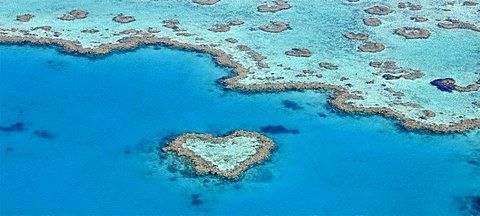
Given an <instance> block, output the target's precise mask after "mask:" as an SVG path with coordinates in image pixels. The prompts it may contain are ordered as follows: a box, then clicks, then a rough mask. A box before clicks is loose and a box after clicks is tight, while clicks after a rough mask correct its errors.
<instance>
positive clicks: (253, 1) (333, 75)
mask: <svg viewBox="0 0 480 216" xmlns="http://www.w3.org/2000/svg"><path fill="white" fill-rule="evenodd" d="M464 1H465V0H417V1H415V2H412V3H414V4H420V5H422V9H421V10H409V9H408V8H406V9H402V8H400V7H399V6H398V4H399V3H400V2H402V1H391V0H389V1H387V0H370V1H358V2H353V3H352V2H349V1H347V0H336V1H333V0H314V1H312V0H290V1H287V2H288V3H289V4H291V6H292V7H291V8H290V9H288V10H282V11H279V12H276V13H262V12H258V11H257V7H258V6H259V5H264V4H268V5H272V0H250V1H245V0H244V1H239V0H221V1H219V2H218V3H216V4H214V5H199V4H195V3H194V2H193V1H192V0H115V1H113V0H83V1H81V2H77V1H53V0H22V1H12V0H0V5H2V7H1V8H0V42H1V41H2V40H4V39H5V38H8V37H10V36H19V37H22V38H26V37H31V38H43V39H45V38H48V39H63V40H68V41H76V42H78V43H79V44H80V45H81V46H82V47H87V48H98V47H99V46H101V45H102V44H118V43H120V42H121V41H123V40H122V39H125V38H130V37H134V38H138V36H139V35H137V34H126V33H122V32H123V31H125V30H130V31H131V30H132V29H134V30H138V31H142V33H146V31H147V29H148V28H149V27H152V28H155V29H157V30H159V31H160V32H158V33H153V34H151V35H150V36H154V37H155V38H165V37H167V38H169V39H172V40H174V41H178V42H182V43H188V44H194V45H201V46H208V47H211V48H214V49H219V50H222V51H223V52H225V53H227V54H228V55H231V56H232V58H233V60H234V61H237V62H238V63H240V64H241V65H242V66H243V67H245V68H247V69H248V71H249V73H248V75H247V76H246V77H244V78H242V79H240V80H239V83H242V84H245V85H250V84H273V85H275V84H285V83H295V84H297V85H299V84H305V83H312V82H313V83H319V82H320V83H326V84H330V85H336V86H341V87H343V88H345V89H347V90H348V91H349V92H350V93H353V94H356V95H360V96H361V98H360V97H357V99H349V100H348V101H347V102H348V103H352V104H353V105H354V106H356V107H361V108H388V109H391V110H394V111H395V112H398V113H401V114H403V115H404V116H405V117H406V118H408V119H411V120H414V121H416V122H418V123H420V124H425V125H430V126H432V125H436V124H443V125H450V126H451V125H454V124H458V123H460V122H461V120H474V119H477V120H478V119H479V118H480V111H479V110H480V108H479V106H477V105H476V104H477V103H480V101H479V100H480V91H471V92H457V91H454V92H452V93H448V92H441V91H439V90H438V89H437V88H436V87H435V86H433V85H431V84H430V82H431V81H432V80H435V79H440V78H453V79H454V80H456V82H457V84H458V85H460V86H467V85H470V84H476V85H480V71H479V68H480V61H479V59H480V52H479V50H480V40H479V39H478V38H479V34H480V32H478V31H473V30H468V29H444V28H440V27H439V26H438V24H439V23H443V22H444V21H445V19H447V18H452V19H456V20H459V21H461V22H468V23H470V24H471V25H474V26H480V16H479V14H478V11H479V10H480V4H478V5H474V6H464V5H463V2H464ZM474 2H475V1H474ZM477 2H478V1H477ZM376 5H384V6H388V7H389V8H391V10H393V12H392V13H390V14H388V15H372V14H368V13H366V12H365V11H364V10H365V9H367V8H370V7H373V6H376ZM74 9H81V10H85V11H86V12H88V16H87V17H86V18H84V19H77V20H73V21H64V20H60V19H58V17H61V16H63V15H64V14H66V13H68V12H69V11H71V10H74ZM26 13H28V14H32V15H33V16H34V17H33V18H32V19H31V20H30V21H28V22H20V21H17V20H16V17H17V16H18V15H22V14H26ZM119 13H123V14H124V15H128V16H133V17H135V19H136V20H135V21H134V22H130V23H122V24H121V23H117V22H114V21H113V20H112V18H113V17H115V16H116V15H117V14H119ZM412 16H422V17H425V18H427V19H428V21H426V22H415V21H413V20H411V18H410V17H412ZM372 17H375V18H378V19H380V20H381V22H382V25H380V26H377V27H372V26H366V25H364V23H363V19H365V18H372ZM170 19H176V20H178V21H179V22H180V24H179V26H178V27H179V29H180V30H177V31H174V30H172V29H170V28H167V27H165V26H163V23H162V21H163V20H170ZM232 20H242V21H244V22H245V23H244V24H243V25H239V26H232V27H231V30H230V31H227V32H212V31H209V30H208V29H209V28H211V27H212V26H214V25H215V24H225V23H229V22H230V21H232ZM271 21H281V22H285V23H288V25H289V27H290V29H288V30H286V31H283V32H280V33H268V32H264V31H261V30H260V29H259V27H260V26H263V25H267V24H269V23H270V22H271ZM40 26H50V27H51V29H50V30H47V31H45V30H42V29H38V28H37V27H40ZM403 27H421V28H425V29H427V30H428V31H429V32H430V33H431V36H430V37H429V38H428V39H411V40H407V39H405V38H404V37H402V36H398V35H395V34H394V30H395V29H397V28H403ZM92 29H94V30H96V31H98V32H96V33H88V32H89V31H88V30H92ZM83 30H87V32H85V31H83ZM82 31H83V32H82ZM180 32H181V33H189V34H192V35H191V36H183V34H180V35H177V33H180ZM349 32H354V33H359V32H364V33H367V34H369V39H368V40H369V41H374V42H380V43H383V44H385V50H384V51H382V52H378V53H364V52H359V51H358V46H359V45H361V44H363V43H364V42H361V41H354V40H349V39H347V38H345V37H344V35H345V34H347V33H349ZM55 33H57V35H56V36H55ZM4 37H5V38H4ZM227 38H235V39H237V40H238V43H229V42H227V41H225V39H227ZM239 45H247V46H249V47H250V48H251V49H252V50H254V51H256V52H258V53H259V54H260V55H262V56H264V57H265V59H264V60H263V63H265V64H267V65H268V66H269V67H268V68H259V67H257V65H256V64H257V63H256V62H255V61H254V60H253V58H252V57H251V56H250V55H249V54H248V52H245V51H242V50H241V49H240V47H239ZM300 47H304V48H307V49H309V50H310V51H311V52H312V56H311V57H309V58H298V57H291V56H287V55H285V52H286V51H288V50H291V49H292V48H300ZM387 60H391V61H395V62H397V65H398V66H399V67H402V68H410V69H415V70H420V71H422V73H424V76H423V77H421V78H418V79H414V80H408V79H393V80H388V79H385V78H383V77H382V76H381V75H378V74H377V75H376V73H377V72H378V70H377V69H375V68H372V67H370V66H369V63H370V62H371V61H387ZM320 62H329V63H331V64H334V65H337V66H338V70H334V71H331V70H326V69H323V68H320V67H319V63H320ZM304 70H312V71H314V74H311V75H306V74H304V73H303V71H304ZM397 72H398V71H397ZM317 75H318V76H317ZM320 75H321V78H320ZM397 75H398V74H397ZM342 77H343V79H342ZM345 79H348V80H345ZM372 80H373V83H372ZM388 89H391V90H394V91H395V92H401V93H402V94H401V95H403V96H398V94H392V92H391V91H388ZM405 103H415V104H417V106H416V107H412V106H405V105H404V104H405ZM418 105H420V106H418ZM425 111H431V112H433V113H435V116H431V117H428V118H425V117H424V114H425Z"/></svg>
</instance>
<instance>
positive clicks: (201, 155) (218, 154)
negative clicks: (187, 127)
mask: <svg viewBox="0 0 480 216" xmlns="http://www.w3.org/2000/svg"><path fill="white" fill-rule="evenodd" d="M274 147H275V143H274V142H273V140H271V139H270V138H268V137H266V136H263V135H262V134H259V133H256V132H248V131H243V130H238V131H234V132H232V133H230V134H228V135H226V136H223V137H214V136H212V135H210V134H197V133H186V134H182V135H180V136H178V137H176V138H175V139H174V140H173V141H171V142H170V143H168V145H167V146H166V147H163V148H162V151H163V152H170V151H171V152H174V153H175V154H176V155H178V156H184V157H186V158H187V159H188V160H189V161H191V162H192V164H193V166H194V169H195V171H196V172H197V174H212V175H218V176H221V177H225V178H228V179H237V178H238V177H239V176H240V175H241V174H242V173H243V172H244V171H245V170H247V169H248V168H249V167H250V166H251V165H253V164H257V163H260V162H262V161H264V160H267V159H269V158H270V155H271V151H272V149H273V148H274Z"/></svg>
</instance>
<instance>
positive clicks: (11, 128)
mask: <svg viewBox="0 0 480 216" xmlns="http://www.w3.org/2000/svg"><path fill="white" fill-rule="evenodd" d="M23 130H25V124H24V123H23V122H17V123H15V124H12V125H10V126H0V131H5V132H20V131H23Z"/></svg>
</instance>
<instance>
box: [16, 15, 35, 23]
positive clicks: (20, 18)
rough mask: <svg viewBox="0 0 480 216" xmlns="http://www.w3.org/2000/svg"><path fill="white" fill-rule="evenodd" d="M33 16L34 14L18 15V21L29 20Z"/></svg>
mask: <svg viewBox="0 0 480 216" xmlns="http://www.w3.org/2000/svg"><path fill="white" fill-rule="evenodd" d="M32 18H33V15H32V14H23V15H18V16H17V21H20V22H28V21H30V20H31V19H32Z"/></svg>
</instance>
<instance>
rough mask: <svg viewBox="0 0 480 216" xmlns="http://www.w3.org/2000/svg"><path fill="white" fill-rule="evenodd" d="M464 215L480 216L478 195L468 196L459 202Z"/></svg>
mask: <svg viewBox="0 0 480 216" xmlns="http://www.w3.org/2000/svg"><path fill="white" fill-rule="evenodd" d="M459 202H460V207H459V209H460V211H461V212H462V213H463V214H464V215H480V195H470V196H466V197H463V198H461V199H460V200H459Z"/></svg>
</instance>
